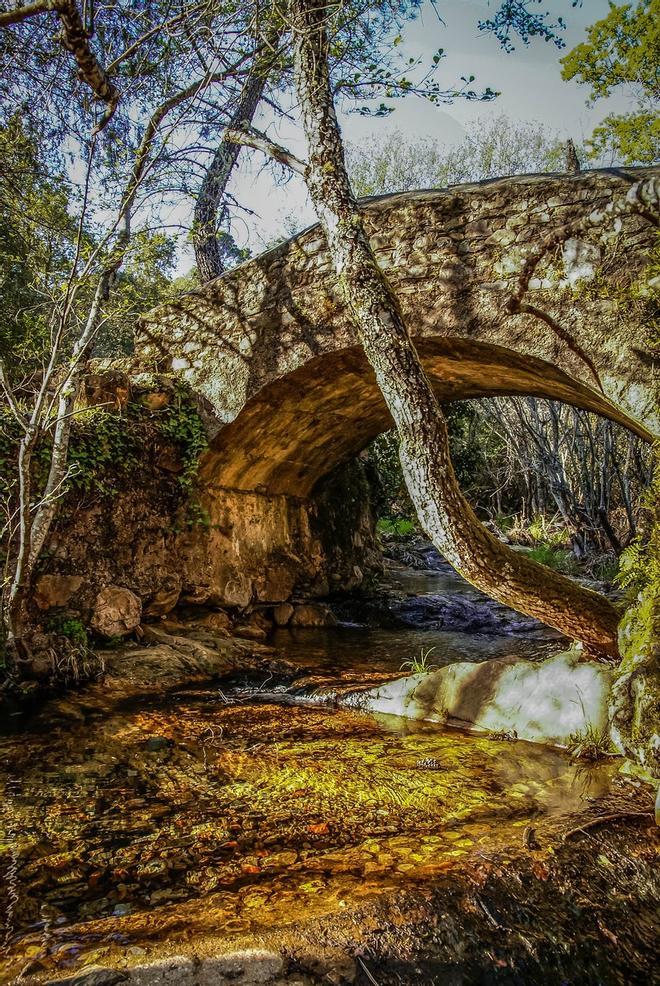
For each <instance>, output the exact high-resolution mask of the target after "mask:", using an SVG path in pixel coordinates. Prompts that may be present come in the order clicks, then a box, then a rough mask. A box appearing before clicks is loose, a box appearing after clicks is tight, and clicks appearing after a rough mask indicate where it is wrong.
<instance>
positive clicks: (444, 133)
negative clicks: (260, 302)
mask: <svg viewBox="0 0 660 986" xmlns="http://www.w3.org/2000/svg"><path fill="white" fill-rule="evenodd" d="M500 2H501V0H492V2H491V3H490V4H489V2H488V0H436V9H437V10H438V13H439V14H440V16H441V18H442V19H443V20H444V22H445V26H443V24H442V23H441V22H440V20H439V18H438V16H437V14H436V13H435V11H434V9H433V7H432V6H431V4H430V3H426V4H425V5H424V7H423V8H422V11H421V14H420V15H419V17H418V18H417V19H416V20H415V21H413V22H411V23H409V24H407V25H406V27H405V30H404V32H403V37H404V43H403V45H402V46H401V47H400V49H399V50H400V51H402V52H403V54H404V55H405V56H407V57H410V56H413V55H415V56H416V55H422V56H426V58H427V60H430V58H431V57H432V55H433V53H434V52H435V51H437V49H438V48H440V47H442V48H444V49H445V51H446V52H447V57H446V58H445V59H443V61H442V63H441V67H440V72H439V75H438V80H439V81H440V82H441V84H442V85H443V86H444V85H446V86H447V87H450V86H452V85H454V84H457V83H458V81H459V79H460V77H461V76H462V75H474V76H475V77H476V79H475V82H474V83H473V86H474V88H475V89H478V88H485V87H486V86H490V87H491V88H492V89H495V90H498V91H500V92H501V95H500V96H499V97H498V98H497V99H495V100H493V101H492V102H489V103H483V102H467V101H466V100H457V101H456V102H455V103H453V104H452V105H449V106H440V107H436V106H432V105H431V104H430V103H428V102H426V101H423V100H421V99H419V98H415V97H410V98H407V99H405V100H394V101H393V105H394V106H395V107H396V109H395V111H394V113H392V114H391V116H389V117H387V118H385V119H374V118H370V117H361V116H359V115H356V114H351V113H348V112H346V111H345V110H343V111H342V110H341V109H340V123H341V126H342V129H343V133H344V138H345V140H346V141H348V142H354V143H359V144H361V145H363V146H364V145H365V144H366V143H368V141H369V139H370V138H373V137H374V135H382V134H383V133H385V132H387V131H391V130H399V131H401V132H402V133H403V134H404V135H406V136H409V137H410V140H411V141H412V140H414V139H415V137H418V136H424V137H432V138H437V139H438V140H439V141H441V142H443V143H447V144H452V143H456V142H458V141H459V140H460V138H461V136H462V135H463V133H464V129H463V126H464V124H466V123H469V122H472V121H474V120H476V119H479V118H483V117H487V116H499V115H500V114H502V113H505V114H506V115H507V116H509V117H510V118H511V119H512V120H513V121H516V122H520V121H539V122H541V123H542V124H543V125H544V126H545V127H547V129H548V131H549V132H550V133H551V134H553V133H556V134H558V135H559V136H561V137H564V138H568V137H572V138H573V139H574V140H575V141H576V143H578V142H580V141H582V140H583V139H585V138H586V137H588V136H589V135H590V134H591V132H592V130H593V128H594V126H595V124H597V123H598V122H599V121H600V120H602V118H603V117H604V116H606V115H607V113H609V112H612V111H613V110H614V111H625V110H626V109H627V108H628V106H629V103H628V100H627V98H626V96H625V95H621V96H618V95H617V96H616V97H615V98H614V99H611V100H608V101H604V100H601V101H600V102H599V103H597V104H596V106H594V107H588V106H587V105H586V100H587V95H588V90H587V88H586V87H584V86H578V85H577V84H575V83H572V82H571V83H569V82H564V81H563V80H562V78H561V65H560V63H559V59H560V58H561V57H562V55H563V54H565V53H566V51H568V50H570V49H571V48H572V47H574V46H575V45H576V44H578V43H579V42H580V41H582V40H584V38H585V29H586V28H587V27H588V26H589V25H590V24H592V23H593V22H594V21H596V20H598V19H599V18H601V17H603V16H604V15H605V14H606V13H607V10H608V2H607V0H583V4H582V7H581V8H576V9H573V7H572V6H571V0H546V2H545V3H544V4H543V5H542V7H540V8H539V9H543V10H545V9H548V10H549V11H550V12H551V14H552V15H553V17H554V16H555V15H561V16H563V17H564V18H565V20H566V22H567V30H566V32H565V34H564V37H565V40H566V48H565V49H564V50H563V51H561V50H559V49H557V48H556V47H555V46H554V45H553V44H551V43H546V42H544V41H542V40H532V41H531V42H530V44H529V46H528V47H525V46H524V45H523V44H522V43H520V44H517V46H516V50H515V51H514V52H513V53H512V54H508V55H507V54H506V53H505V52H504V51H503V50H502V49H501V48H500V45H499V43H498V42H497V40H496V39H495V38H494V37H493V36H492V35H490V34H483V33H481V32H479V31H478V30H477V22H478V21H479V20H480V19H483V18H484V17H487V16H488V15H489V12H490V13H491V14H492V12H493V10H494V9H496V8H497V7H499V5H500ZM377 102H380V100H378V101H377ZM269 123H272V118H270V119H269V118H268V117H266V116H262V118H261V119H260V120H258V121H257V125H258V126H260V127H261V128H262V129H265V128H266V127H267V126H268V124H269ZM269 132H270V134H271V136H272V137H274V138H275V139H277V140H278V141H279V142H280V143H282V144H284V145H285V146H288V147H290V149H291V150H292V151H294V153H296V154H298V155H299V156H301V157H304V156H305V153H306V152H305V144H304V139H303V136H302V134H301V133H300V130H299V129H298V128H297V127H296V126H295V125H293V124H290V123H288V122H285V123H284V124H280V125H279V126H277V127H274V126H271V127H270V128H269ZM231 190H232V191H233V192H234V193H235V194H236V196H237V198H238V199H239V200H240V201H242V202H244V203H245V204H246V205H247V206H248V207H249V208H250V209H251V210H253V211H254V212H255V213H256V215H254V216H251V217H249V218H246V219H245V220H238V221H236V222H235V223H234V225H233V230H232V231H233V233H234V236H235V238H236V240H237V241H238V242H239V243H240V244H241V245H244V244H248V245H249V246H250V248H251V249H252V251H253V252H255V253H258V252H259V251H260V250H261V249H263V248H264V247H265V245H266V244H267V243H268V242H272V241H273V240H274V239H276V238H277V237H281V236H283V235H286V230H285V225H284V224H285V221H286V220H293V221H294V222H295V223H296V224H297V225H298V226H304V225H308V224H309V223H312V222H314V214H313V212H312V209H311V207H310V205H309V202H308V200H307V196H306V193H305V190H304V187H303V183H302V179H300V178H299V177H298V176H293V177H292V178H291V179H290V180H289V181H287V182H286V184H284V185H281V186H279V187H274V186H273V176H272V174H271V173H270V171H269V170H264V169H263V157H262V156H261V155H259V154H253V155H248V154H247V153H246V152H245V151H243V152H242V154H241V159H240V166H239V169H238V172H237V175H236V177H235V179H234V181H233V186H232V189H231ZM187 266H190V264H189V263H185V262H182V267H187Z"/></svg>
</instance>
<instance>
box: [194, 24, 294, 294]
mask: <svg viewBox="0 0 660 986" xmlns="http://www.w3.org/2000/svg"><path fill="white" fill-rule="evenodd" d="M278 42H279V33H277V32H276V31H275V30H273V31H271V32H270V36H269V37H267V38H266V39H265V41H264V46H263V48H262V49H261V51H257V54H256V55H255V61H254V65H253V67H252V71H251V72H250V74H249V75H248V78H247V80H246V82H245V85H244V86H243V89H242V90H241V94H240V96H239V99H238V105H237V106H236V109H235V111H234V112H233V113H232V116H231V120H230V122H229V124H228V127H227V130H242V129H245V128H248V127H250V126H251V124H252V120H253V118H254V114H255V113H256V111H257V106H258V105H259V102H260V100H261V97H262V95H263V91H264V88H265V85H266V82H267V80H268V75H269V73H270V71H271V69H272V67H273V61H274V55H275V51H276V48H277V45H278ZM240 151H241V147H240V145H239V144H236V143H233V142H231V141H230V140H227V139H226V138H223V139H222V140H221V141H220V144H219V145H218V147H217V149H216V151H215V154H214V155H213V160H212V161H211V164H210V165H209V169H208V171H207V172H206V175H205V176H204V181H203V182H202V187H201V188H200V190H199V194H198V196H197V201H196V203H195V222H194V226H193V230H192V240H193V247H194V249H195V260H196V262H197V270H198V272H199V278H200V281H201V282H202V284H206V283H207V281H211V280H213V278H214V277H219V276H220V274H222V273H224V269H225V266H224V264H223V262H222V250H221V248H220V243H219V242H218V233H217V225H218V210H219V209H220V207H221V205H222V200H223V198H224V196H225V192H226V191H227V185H228V183H229V179H230V177H231V174H232V171H233V170H234V166H235V165H236V161H237V160H238V155H239V154H240Z"/></svg>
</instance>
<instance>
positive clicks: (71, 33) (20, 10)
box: [0, 0, 120, 133]
mask: <svg viewBox="0 0 660 986" xmlns="http://www.w3.org/2000/svg"><path fill="white" fill-rule="evenodd" d="M49 12H50V13H55V14H57V16H58V17H59V21H60V24H61V26H62V36H61V41H62V44H63V46H64V47H65V48H66V50H67V51H69V52H70V53H71V54H72V55H73V57H74V58H75V60H76V64H77V65H78V75H79V76H80V78H81V79H82V81H83V82H84V83H85V84H86V85H87V86H89V88H90V89H91V90H92V92H93V93H94V96H95V97H96V99H98V100H99V101H100V102H102V103H105V104H106V111H105V113H104V114H103V116H102V118H101V120H100V122H99V123H98V124H97V125H96V127H95V128H94V133H99V132H100V131H101V130H103V128H104V127H105V126H106V125H107V124H108V123H109V122H110V120H111V119H112V117H113V115H114V113H115V110H116V109H117V106H118V104H119V98H120V93H119V90H118V89H117V87H116V86H115V84H114V83H113V82H112V81H111V79H110V77H109V75H108V72H107V71H106V69H104V68H103V66H102V65H101V63H100V62H99V60H98V58H97V57H96V55H95V54H94V52H93V51H92V48H91V46H90V43H89V35H88V33H87V31H86V30H85V25H84V24H83V21H82V17H81V16H80V11H79V10H78V7H77V5H76V3H75V0H38V2H36V3H30V4H26V5H25V6H24V7H17V8H16V9H15V10H9V11H7V12H5V13H3V14H0V27H10V26H12V25H14V24H20V23H22V21H25V20H28V19H29V18H30V17H35V16H36V15H38V14H44V13H49Z"/></svg>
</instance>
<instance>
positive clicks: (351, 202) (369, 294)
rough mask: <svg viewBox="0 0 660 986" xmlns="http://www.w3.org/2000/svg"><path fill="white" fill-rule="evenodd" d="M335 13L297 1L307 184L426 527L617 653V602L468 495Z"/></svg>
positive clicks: (488, 586)
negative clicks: (346, 93)
mask: <svg viewBox="0 0 660 986" xmlns="http://www.w3.org/2000/svg"><path fill="white" fill-rule="evenodd" d="M328 10H329V8H325V9H324V7H323V5H322V4H317V3H315V2H312V0H291V4H290V11H291V16H292V31H293V41H294V53H295V76H296V86H297V92H298V99H299V103H300V106H301V111H302V116H303V124H304V128H305V132H306V136H307V141H308V145H309V151H310V156H309V164H308V168H307V172H306V182H307V187H308V190H309V193H310V196H311V198H312V201H313V203H314V207H315V209H316V212H317V215H318V218H319V220H320V222H321V225H322V227H323V229H324V232H325V235H326V238H327V241H328V247H329V250H330V254H331V256H332V260H333V263H334V266H335V268H336V270H337V273H338V275H339V277H340V280H341V283H342V286H343V289H344V292H345V295H346V298H347V302H348V304H349V306H350V308H351V311H352V313H353V316H354V318H355V323H356V331H357V334H358V336H359V339H360V341H361V343H362V346H363V348H364V351H365V354H366V356H367V359H368V360H369V363H370V364H371V366H372V367H373V369H374V372H375V374H376V379H377V382H378V386H379V387H380V390H381V392H382V394H383V397H384V399H385V402H386V404H387V406H388V408H389V410H390V413H391V415H392V418H393V420H394V423H395V425H396V428H397V432H398V435H399V441H400V457H401V462H402V466H403V472H404V476H405V480H406V484H407V486H408V490H409V492H410V496H411V498H412V500H413V503H414V504H415V508H416V510H417V514H418V517H419V519H420V522H421V524H422V527H423V528H424V530H425V531H426V532H427V533H428V535H429V536H430V538H431V539H432V540H433V543H434V544H435V545H436V547H437V548H438V550H439V551H441V552H442V554H443V555H444V556H445V558H446V559H447V561H449V562H450V564H451V565H453V567H454V568H455V569H456V570H457V571H459V572H460V573H461V574H462V575H463V576H464V577H465V578H466V579H467V580H468V581H469V582H471V583H472V584H473V585H475V586H477V587H478V588H480V589H482V590H483V591H484V592H486V593H487V594H488V595H489V596H492V597H493V598H494V599H496V600H498V601H499V602H501V603H504V604H506V605H508V606H511V607H513V608H514V609H517V610H519V611H520V612H523V613H527V614H528V615H530V616H535V617H536V618H538V619H539V620H541V621H542V622H544V623H546V624H549V625H550V626H553V627H555V628H556V629H558V630H560V631H562V632H563V633H565V634H567V635H568V636H570V637H572V638H576V639H578V640H581V641H583V642H584V643H585V644H587V645H588V646H589V647H592V648H595V649H598V650H600V651H604V652H606V653H608V654H611V655H615V654H616V653H617V624H618V614H617V611H616V610H615V608H614V607H613V606H612V604H611V603H610V602H609V601H608V600H607V599H606V598H605V597H603V596H601V595H599V594H598V593H596V592H592V591H591V590H589V589H585V588H583V587H582V586H579V585H577V584H576V583H575V582H572V581H571V580H569V579H567V578H566V577H564V576H562V575H560V574H559V573H557V572H554V571H553V570H551V569H549V568H546V567H545V566H542V565H539V564H537V563H536V562H534V561H532V560H531V559H529V558H527V557H525V556H524V555H522V554H519V553H518V552H515V551H513V550H512V549H511V548H508V547H507V546H505V545H503V544H502V543H501V542H500V541H499V540H498V539H497V538H496V537H494V536H493V535H492V534H490V532H488V531H487V530H486V529H485V528H484V526H483V525H482V524H481V523H480V522H479V520H478V518H477V517H476V515H475V513H474V511H473V510H472V508H471V507H470V505H469V503H468V502H467V500H466V499H465V497H464V496H463V494H462V493H461V490H460V488H459V485H458V482H457V479H456V475H455V473H454V469H453V466H452V463H451V459H450V455H449V442H448V434H447V425H446V422H445V418H444V415H443V414H442V411H441V409H440V406H439V404H438V401H437V399H436V397H435V394H434V392H433V389H432V387H431V385H430V383H429V381H428V379H427V377H426V374H425V372H424V370H423V368H422V365H421V363H420V360H419V357H418V355H417V351H416V349H415V347H414V345H413V342H412V339H411V337H410V335H409V333H408V330H407V328H406V326H405V323H404V320H403V316H402V314H401V310H400V307H399V304H398V301H397V298H396V296H395V294H394V292H393V290H392V288H391V286H390V284H389V282H388V281H387V279H386V277H385V276H384V274H383V273H382V271H381V270H380V269H379V267H378V264H377V262H376V259H375V257H374V254H373V251H372V249H371V246H370V244H369V240H368V237H367V235H366V233H365V230H364V225H363V223H362V219H361V217H360V213H359V210H358V207H357V203H356V200H355V198H354V196H353V194H352V191H351V187H350V183H349V180H348V176H347V172H346V167H345V162H344V152H343V145H342V140H341V135H340V131H339V126H338V124H337V119H336V116H335V110H334V104H333V98H332V90H331V85H330V79H329V73H328V61H327V33H326V29H325V22H324V19H325V17H326V16H328Z"/></svg>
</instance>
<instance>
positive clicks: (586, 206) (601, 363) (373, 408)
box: [136, 168, 660, 605]
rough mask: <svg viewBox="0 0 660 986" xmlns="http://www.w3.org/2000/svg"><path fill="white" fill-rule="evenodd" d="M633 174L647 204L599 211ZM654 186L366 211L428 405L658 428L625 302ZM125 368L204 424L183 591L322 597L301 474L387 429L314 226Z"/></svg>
mask: <svg viewBox="0 0 660 986" xmlns="http://www.w3.org/2000/svg"><path fill="white" fill-rule="evenodd" d="M642 179H644V180H646V179H651V180H652V181H651V185H652V188H653V189H655V192H654V196H655V197H654V198H653V196H652V199H653V200H652V201H650V202H648V203H641V205H642V208H641V210H632V211H629V212H625V211H623V212H622V213H621V215H618V216H617V217H614V216H613V215H612V214H611V213H608V211H607V210H608V207H609V206H610V205H611V204H612V202H613V201H615V200H616V201H622V200H625V199H626V196H627V195H628V193H629V190H630V189H631V188H632V187H634V186H635V185H636V183H638V182H640V181H641V180H642ZM659 187H660V169H659V168H645V169H627V170H625V171H612V170H608V171H593V172H585V173H582V174H580V175H577V176H565V175H527V176H521V177H516V178H508V179H501V180H497V181H493V182H483V183H479V184H473V185H466V186H457V187H454V188H451V189H445V190H433V191H421V192H412V193H403V194H399V195H391V196H384V197H381V198H377V199H372V200H367V201H365V202H364V203H363V205H362V207H363V212H364V217H365V224H366V228H367V232H368V233H369V235H370V237H371V242H372V245H373V247H374V250H375V253H376V256H377V258H378V260H379V263H380V265H381V267H382V269H383V270H384V271H385V273H386V275H387V276H388V278H389V279H390V280H391V282H392V284H393V287H394V289H395V291H396V294H397V297H398V299H399V302H400V304H401V306H402V309H403V313H404V317H405V319H406V322H407V325H408V327H409V330H410V332H411V334H412V335H413V337H414V340H415V344H416V346H417V348H418V351H419V353H420V356H421V358H422V360H423V362H424V364H425V367H426V369H427V371H428V373H429V376H430V377H431V379H432V381H433V384H434V386H435V387H436V390H437V393H438V396H439V397H440V398H441V399H442V400H452V399H459V398H466V397H482V396H488V395H493V394H502V395H504V394H534V395H537V396H541V397H549V398H555V399H559V400H563V401H566V402H568V403H571V404H575V405H576V406H579V407H582V408H585V409H588V410H592V411H596V412H599V413H601V414H604V415H607V416H608V417H610V418H612V419H613V420H615V421H618V422H620V423H622V424H624V425H627V426H628V427H630V428H631V429H633V430H634V431H636V432H637V434H639V435H642V436H643V437H646V438H650V437H651V436H652V434H654V433H655V434H659V433H660V426H659V422H658V417H657V406H656V393H655V390H654V386H655V381H654V370H655V363H654V356H653V354H652V353H651V352H650V351H649V348H648V318H649V313H648V305H647V303H646V301H645V299H644V297H643V296H642V295H640V294H639V293H638V294H637V295H635V294H634V291H633V289H634V287H635V284H636V283H638V281H639V279H640V277H642V276H643V272H644V270H645V268H646V267H647V266H648V262H649V254H650V252H651V250H652V249H653V247H654V243H655V235H656V231H655V228H654V225H653V221H649V219H651V220H653V219H654V218H655V219H656V220H657V204H658V198H660V195H659V194H656V192H657V190H658V188H659ZM652 213H653V214H652ZM532 260H533V261H534V263H533V267H532V269H531V270H529V264H530V262H531V261H532ZM526 271H527V274H525V272H526ZM523 281H524V284H523ZM521 284H522V285H523V288H524V290H522V291H521ZM516 298H517V299H518V301H520V300H522V301H523V303H524V304H523V306H522V309H521V307H520V306H518V307H516V306H515V305H512V300H515V299H516ZM622 299H623V302H622ZM136 359H137V364H138V366H141V367H142V368H144V370H146V371H150V370H155V371H157V372H158V371H161V372H174V373H175V374H180V375H181V376H183V377H184V378H185V379H186V380H188V382H189V383H190V385H191V387H192V389H193V390H194V391H195V392H196V393H197V394H198V395H199V397H200V398H202V399H203V402H204V404H205V406H206V409H207V411H208V412H209V413H208V419H209V422H210V427H211V430H212V432H213V438H212V442H211V446H210V449H209V451H208V453H207V454H206V456H205V459H204V461H203V463H202V471H201V476H202V480H203V487H204V497H205V506H206V508H207V510H208V516H209V519H210V525H209V529H208V531H207V532H205V533H204V534H203V536H202V535H201V534H199V532H197V533H196V534H192V535H191V536H190V539H189V543H187V542H186V541H185V539H184V540H179V541H178V542H177V545H178V547H177V550H178V551H179V558H180V563H181V567H182V570H183V573H184V580H186V579H187V580H188V581H189V582H191V583H193V582H196V583H199V580H200V578H202V576H200V574H199V573H200V571H201V570H203V572H204V574H203V583H204V585H203V586H202V587H201V588H200V597H201V595H204V594H206V595H205V598H213V599H215V600H216V601H217V602H220V603H222V604H226V605H245V604H247V603H248V602H249V601H250V600H255V599H256V600H258V601H261V602H278V601H281V600H283V599H286V598H288V596H289V595H290V594H291V592H293V591H296V587H297V586H298V587H299V586H301V585H303V584H304V585H305V586H306V591H309V592H312V593H317V594H321V595H322V594H324V592H326V591H327V589H328V584H329V583H328V578H329V574H330V575H331V574H332V573H331V572H330V569H331V568H332V564H330V565H329V564H328V558H329V552H330V551H331V546H330V547H329V545H328V543H327V541H326V543H324V539H323V531H322V530H320V526H319V523H318V520H319V517H320V516H321V514H322V512H323V509H324V508H322V507H321V508H320V507H319V501H318V498H317V496H318V487H319V481H320V480H321V479H322V478H323V477H324V476H325V475H327V474H328V473H329V472H331V470H332V469H333V468H334V467H335V466H337V465H339V464H340V463H342V462H345V461H347V460H349V459H351V458H352V457H354V456H355V454H356V453H358V452H359V451H360V450H361V449H362V448H363V447H364V446H366V445H367V444H368V443H369V441H370V440H371V439H372V438H373V437H375V436H376V435H377V434H378V433H379V432H381V431H384V430H386V429H387V428H388V427H390V420H389V416H388V413H387V410H386V408H385V406H384V403H383V401H382V398H381V397H380V394H379V392H378V389H377V387H376V384H375V380H374V377H373V374H372V372H371V370H370V368H369V366H368V364H367V362H366V360H365V358H364V355H363V353H362V351H361V348H360V347H359V345H358V342H357V339H356V335H355V332H354V329H353V324H352V320H351V317H350V313H349V312H348V311H347V309H346V306H345V304H344V301H343V293H342V290H341V286H340V285H339V284H338V282H337V278H336V275H335V273H334V270H333V268H332V265H331V263H330V259H329V257H328V253H327V249H326V245H325V241H324V239H323V237H322V235H321V233H320V231H319V229H318V227H312V228H311V229H308V230H305V231H304V232H303V233H301V234H299V235H298V236H296V237H294V238H293V239H291V240H289V241H287V242H286V243H283V244H281V245H279V246H277V247H275V248H274V249H272V250H269V251H268V252H266V253H265V254H262V255H261V256H259V257H256V258H254V259H253V260H250V261H248V262H246V263H244V264H242V265H241V266H240V267H237V268H235V269H234V270H232V271H229V272H228V273H226V274H224V275H223V276H222V277H220V278H217V279H216V280H215V281H213V282H211V283H210V284H208V285H206V286H205V287H203V288H201V289H199V290H197V291H193V292H190V293H189V294H186V295H184V296H183V297H181V298H179V299H177V300H176V301H175V302H172V303H170V304H168V305H165V306H163V307H161V308H158V309H155V310H154V311H152V312H150V313H149V314H148V315H147V316H146V317H144V318H143V319H142V321H141V324H140V326H139V329H138V333H137V339H136ZM320 485H321V486H322V485H323V484H322V483H321V484H320ZM200 558H201V561H200ZM348 563H349V565H350V566H352V559H350V558H349V559H348ZM352 567H355V566H352ZM357 568H358V569H359V568H360V565H358V566H357ZM186 572H188V573H191V574H189V575H186ZM192 573H194V574H192ZM356 578H357V579H358V581H359V577H358V576H356ZM342 584H346V579H345V578H343V579H342ZM202 589H203V592H202ZM194 595H195V593H194Z"/></svg>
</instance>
